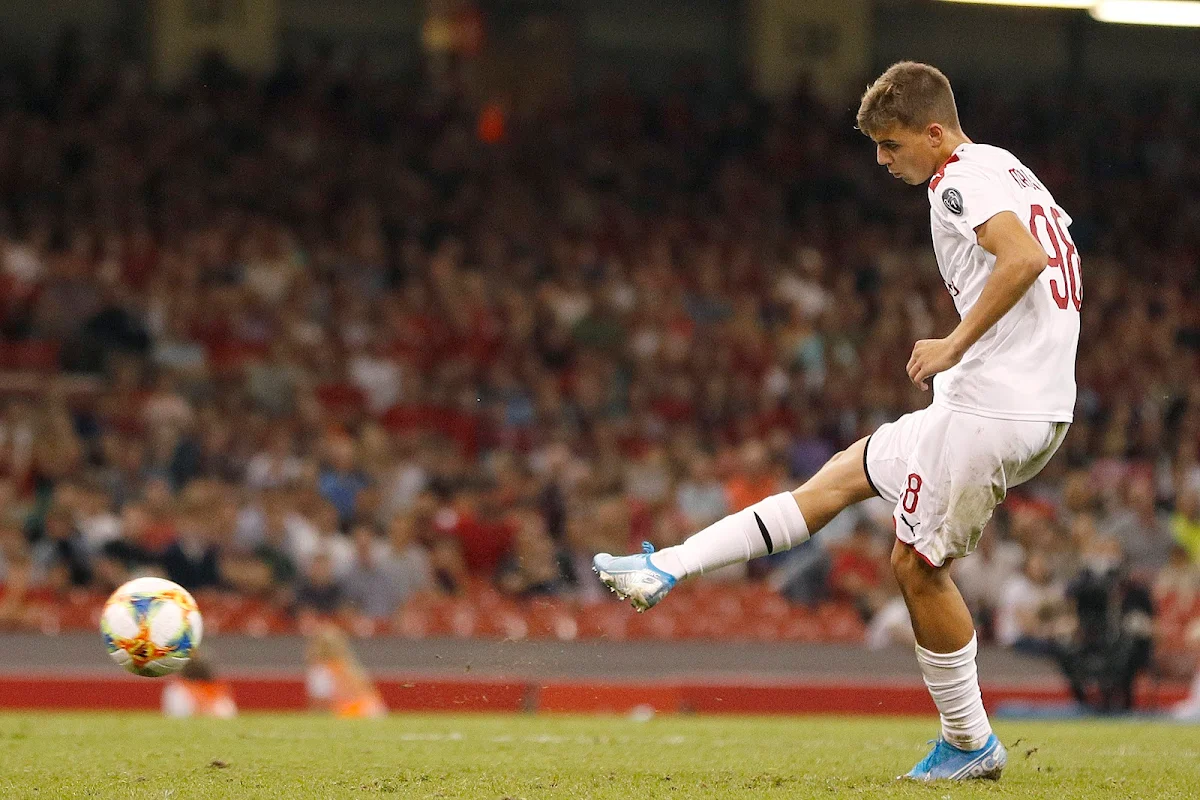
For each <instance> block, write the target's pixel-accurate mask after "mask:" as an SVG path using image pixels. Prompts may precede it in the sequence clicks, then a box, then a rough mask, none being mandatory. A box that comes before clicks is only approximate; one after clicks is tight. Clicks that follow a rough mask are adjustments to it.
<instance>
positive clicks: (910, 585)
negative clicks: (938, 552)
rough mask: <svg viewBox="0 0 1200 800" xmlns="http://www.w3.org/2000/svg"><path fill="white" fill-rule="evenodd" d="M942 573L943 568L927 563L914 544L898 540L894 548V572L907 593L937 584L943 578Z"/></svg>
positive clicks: (897, 580)
mask: <svg viewBox="0 0 1200 800" xmlns="http://www.w3.org/2000/svg"><path fill="white" fill-rule="evenodd" d="M940 573H941V570H939V569H937V568H936V567H931V566H930V565H929V564H928V563H926V562H925V560H924V559H922V558H921V556H920V554H918V553H917V551H916V549H915V548H913V546H912V545H908V544H905V543H904V542H902V541H900V540H899V539H897V540H896V544H895V546H894V547H893V548H892V574H893V575H895V576H896V582H897V583H899V584H900V587H901V588H902V589H904V591H905V592H906V593H907V592H910V591H920V590H921V589H922V588H923V587H925V586H932V585H934V584H936V583H937V582H938V581H940V580H941V579H942V576H941V574H940Z"/></svg>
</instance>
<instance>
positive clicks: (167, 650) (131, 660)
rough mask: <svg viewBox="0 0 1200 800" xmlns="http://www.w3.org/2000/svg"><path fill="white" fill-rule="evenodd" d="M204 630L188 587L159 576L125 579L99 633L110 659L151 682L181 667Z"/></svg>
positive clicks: (107, 606)
mask: <svg viewBox="0 0 1200 800" xmlns="http://www.w3.org/2000/svg"><path fill="white" fill-rule="evenodd" d="M203 630H204V624H203V622H202V621H201V619H200V611H199V609H197V608H196V601H195V600H194V599H192V596H191V595H190V594H188V591H187V589H184V588H183V587H182V586H180V585H179V584H177V583H172V582H171V581H168V580H163V579H162V578H136V579H134V580H132V581H129V582H128V583H126V584H125V585H124V586H121V587H120V588H119V589H117V590H116V591H115V592H113V593H112V596H111V597H109V598H108V602H106V603H105V604H104V613H103V614H102V615H101V616H100V634H101V635H102V636H103V637H104V646H105V647H107V648H108V654H109V655H110V656H112V659H113V661H115V662H117V663H118V664H120V665H121V666H122V667H124V668H125V669H127V670H129V671H130V672H132V673H133V674H134V675H145V676H148V677H152V678H157V677H161V676H163V675H170V674H171V673H172V672H178V671H179V670H181V669H183V665H184V664H186V663H187V662H188V660H189V659H190V658H191V657H192V651H194V650H195V649H196V647H197V646H199V644H200V636H201V635H202V633H203Z"/></svg>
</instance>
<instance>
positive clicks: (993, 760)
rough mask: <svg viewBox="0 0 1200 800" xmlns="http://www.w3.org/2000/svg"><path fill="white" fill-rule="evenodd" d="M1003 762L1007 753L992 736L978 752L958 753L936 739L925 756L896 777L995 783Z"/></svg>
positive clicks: (958, 751) (965, 751)
mask: <svg viewBox="0 0 1200 800" xmlns="http://www.w3.org/2000/svg"><path fill="white" fill-rule="evenodd" d="M1007 763H1008V751H1007V750H1005V749H1004V745H1002V744H1000V740H999V739H997V738H996V734H994V733H993V734H992V735H991V736H989V737H988V740H987V742H985V743H984V745H983V747H981V748H979V749H978V750H959V749H958V748H957V747H954V746H953V745H951V744H948V743H947V742H946V740H945V739H943V738H941V737H940V736H939V737H938V738H937V739H936V740H935V743H934V745H933V749H932V750H930V751H929V755H927V756H925V758H923V759H921V761H920V762H919V763H918V764H917V765H916V766H915V767H913V768H912V769H911V770H909V772H908V774H907V775H901V776H900V778H901V779H906V780H913V781H936V780H951V781H969V780H974V779H976V778H987V779H988V780H993V781H995V780H999V779H1000V773H1001V772H1002V771H1003V770H1004V765H1005V764H1007Z"/></svg>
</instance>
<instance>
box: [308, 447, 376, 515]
mask: <svg viewBox="0 0 1200 800" xmlns="http://www.w3.org/2000/svg"><path fill="white" fill-rule="evenodd" d="M354 450H355V445H354V440H353V439H351V438H350V437H348V436H342V435H336V436H331V437H329V439H328V440H327V441H326V442H325V458H324V463H323V464H322V466H321V473H320V477H319V478H318V482H319V486H320V490H321V496H322V497H324V498H325V499H326V500H328V501H329V502H330V503H332V504H333V507H334V508H335V509H337V515H338V521H339V523H340V524H341V525H343V526H345V525H348V524H349V523H350V522H351V520H352V519H353V518H354V511H355V502H356V500H357V498H358V494H359V492H361V491H362V490H363V489H365V488H366V486H367V480H366V477H365V476H364V475H363V474H362V473H361V472H360V471H359V469H358V465H357V463H356V456H355V452H354Z"/></svg>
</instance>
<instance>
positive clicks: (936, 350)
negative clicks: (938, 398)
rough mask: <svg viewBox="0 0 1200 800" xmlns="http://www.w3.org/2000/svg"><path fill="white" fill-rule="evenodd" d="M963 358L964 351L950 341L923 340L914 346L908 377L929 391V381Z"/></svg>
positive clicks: (909, 362)
mask: <svg viewBox="0 0 1200 800" xmlns="http://www.w3.org/2000/svg"><path fill="white" fill-rule="evenodd" d="M962 357H963V354H962V350H960V349H959V348H958V347H957V345H955V343H954V342H952V341H951V340H949V339H922V340H921V341H919V342H917V343H916V344H915V345H913V351H912V356H911V357H910V358H909V359H908V377H909V378H911V379H912V382H913V383H915V384H916V385H917V386H920V387H921V389H928V388H929V385H928V384H927V383H926V382H925V381H926V380H927V379H929V378H932V377H933V376H934V375H937V374H938V373H939V372H945V371H946V370H948V369H950V368H951V367H953V366H954V365H955V364H957V363H958V362H959V361H961V360H962Z"/></svg>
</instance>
